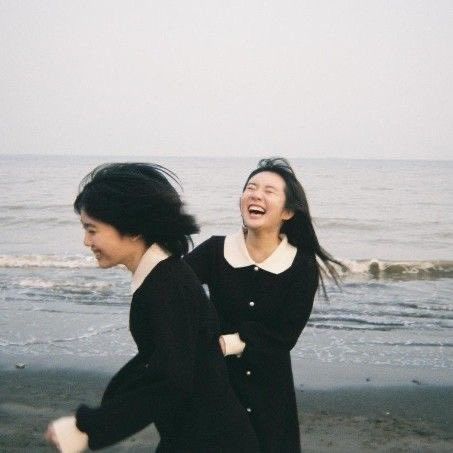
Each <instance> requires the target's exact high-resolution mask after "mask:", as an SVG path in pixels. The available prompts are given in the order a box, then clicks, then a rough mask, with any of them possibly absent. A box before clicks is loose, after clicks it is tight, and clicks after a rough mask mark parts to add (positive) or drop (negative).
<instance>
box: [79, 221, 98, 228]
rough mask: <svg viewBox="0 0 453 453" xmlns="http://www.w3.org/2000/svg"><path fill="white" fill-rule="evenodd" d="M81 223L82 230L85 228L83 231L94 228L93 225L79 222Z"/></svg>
mask: <svg viewBox="0 0 453 453" xmlns="http://www.w3.org/2000/svg"><path fill="white" fill-rule="evenodd" d="M81 223H82V226H83V228H85V230H86V229H87V228H96V225H94V223H86V222H81Z"/></svg>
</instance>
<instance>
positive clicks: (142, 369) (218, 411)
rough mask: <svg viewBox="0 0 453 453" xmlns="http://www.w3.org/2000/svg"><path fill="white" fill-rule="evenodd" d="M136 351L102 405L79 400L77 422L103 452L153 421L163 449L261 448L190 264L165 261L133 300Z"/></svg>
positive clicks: (211, 311)
mask: <svg viewBox="0 0 453 453" xmlns="http://www.w3.org/2000/svg"><path fill="white" fill-rule="evenodd" d="M129 321H130V331H131V333H132V336H133V338H134V340H135V342H136V344H137V348H138V354H137V355H136V356H135V357H134V358H133V359H132V360H131V361H129V362H128V363H127V364H126V365H125V366H124V367H123V368H122V369H121V370H120V371H119V372H118V373H117V374H116V375H115V376H114V377H113V379H112V380H111V381H110V383H109V385H108V386H107V389H106V391H105V393H104V396H103V399H102V403H101V405H100V407H98V408H89V407H87V406H85V405H82V406H80V407H79V409H78V410H77V414H76V419H77V427H78V428H79V429H80V430H81V431H84V432H86V433H87V434H88V439H89V447H90V448H91V449H99V448H102V447H105V446H108V445H111V444H113V443H115V442H118V441H119V440H122V439H124V438H126V437H128V436H130V435H131V434H133V433H135V432H137V431H139V430H141V429H142V428H144V427H145V426H147V425H148V424H150V423H151V422H154V423H155V425H156V428H157V429H158V431H159V434H160V436H161V442H160V444H159V447H158V451H159V452H180V451H184V452H205V451H206V452H208V451H209V452H210V451H215V452H221V451H251V452H253V451H257V444H256V438H255V434H254V433H253V430H252V428H251V426H250V423H249V421H248V418H247V416H246V413H245V411H244V409H243V408H242V407H241V405H240V404H239V402H238V401H237V399H236V397H235V396H234V393H233V391H232V389H231V387H230V385H229V382H228V377H227V370H226V367H225V362H224V358H223V356H222V353H221V351H220V348H219V344H218V337H219V330H218V319H217V315H216V313H215V310H214V309H213V307H212V305H211V303H210V302H209V300H208V299H207V297H206V295H205V293H204V291H203V288H202V287H201V285H200V284H199V283H198V281H197V279H196V276H195V275H194V273H193V271H192V270H191V269H190V267H189V266H188V265H187V264H186V263H184V261H182V260H181V259H179V258H174V257H171V258H168V259H166V260H164V261H161V262H160V263H159V264H158V265H157V266H156V267H155V268H154V269H153V270H152V271H151V273H150V274H149V275H148V276H147V278H146V279H145V281H144V282H143V283H142V285H141V286H140V287H139V288H138V289H137V290H136V292H135V293H134V296H133V298H132V304H131V310H130V320H129Z"/></svg>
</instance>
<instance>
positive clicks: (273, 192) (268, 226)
mask: <svg viewBox="0 0 453 453" xmlns="http://www.w3.org/2000/svg"><path fill="white" fill-rule="evenodd" d="M285 203H286V196H285V181H284V179H283V178H282V177H281V176H280V175H278V174H277V173H273V172H270V171H262V172H260V173H257V174H256V175H254V176H252V177H251V178H250V179H249V181H248V182H247V185H246V186H245V189H244V192H243V193H242V196H241V201H240V207H241V215H242V219H243V221H244V224H245V226H246V227H247V228H248V229H251V230H257V231H258V230H260V231H269V232H274V231H275V232H277V234H278V232H279V231H280V227H281V225H282V223H283V221H284V220H288V219H290V218H291V217H292V216H293V212H292V211H289V210H287V209H285Z"/></svg>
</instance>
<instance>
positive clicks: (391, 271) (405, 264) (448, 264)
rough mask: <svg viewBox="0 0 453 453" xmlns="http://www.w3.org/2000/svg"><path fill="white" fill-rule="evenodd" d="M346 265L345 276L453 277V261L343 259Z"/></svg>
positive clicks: (383, 277) (342, 270)
mask: <svg viewBox="0 0 453 453" xmlns="http://www.w3.org/2000/svg"><path fill="white" fill-rule="evenodd" d="M341 261H342V263H343V264H344V265H345V266H346V267H345V268H341V269H340V273H341V274H342V275H343V276H348V275H363V276H366V277H371V278H376V279H385V278H390V279H391V278H402V279H411V278H414V279H417V278H453V261H450V260H428V261H416V260H414V261H386V260H378V259H371V260H366V259H364V260H348V259H344V260H341Z"/></svg>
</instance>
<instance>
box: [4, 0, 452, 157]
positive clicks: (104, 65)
mask: <svg viewBox="0 0 453 453" xmlns="http://www.w3.org/2000/svg"><path fill="white" fill-rule="evenodd" d="M452 56H453V1H451V0H446V1H443V0H426V1H417V0H405V1H403V0H388V1H385V0H376V1H371V0H368V1H367V0H357V1H354V0H350V1H346V0H344V1H341V0H337V1H335V0H329V1H322V0H314V1H303V0H299V1H297V0H293V1H285V0H274V1H263V0H261V1H260V0H241V1H236V0H224V1H217V0H205V1H201V0H200V1H196V0H178V1H174V0H156V1H151V0H148V1H144V0H143V1H132V0H128V1H116V0H105V1H94V0H84V1H77V0H72V1H66V0H55V1H50V0H38V1H34V0H27V1H18V0H8V1H3V0H0V154H19V153H26V154H35V153H36V154H69V153H71V154H106V155H138V154H147V155H153V156H156V155H213V156H215V155H216V156H228V155H231V156H238V155H240V156H247V155H248V156H268V155H275V154H278V155H285V156H288V157H352V158H417V159H419V158H420V159H430V158H431V159H452V158H453V152H452V150H453V89H452V85H453V57H452Z"/></svg>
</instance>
